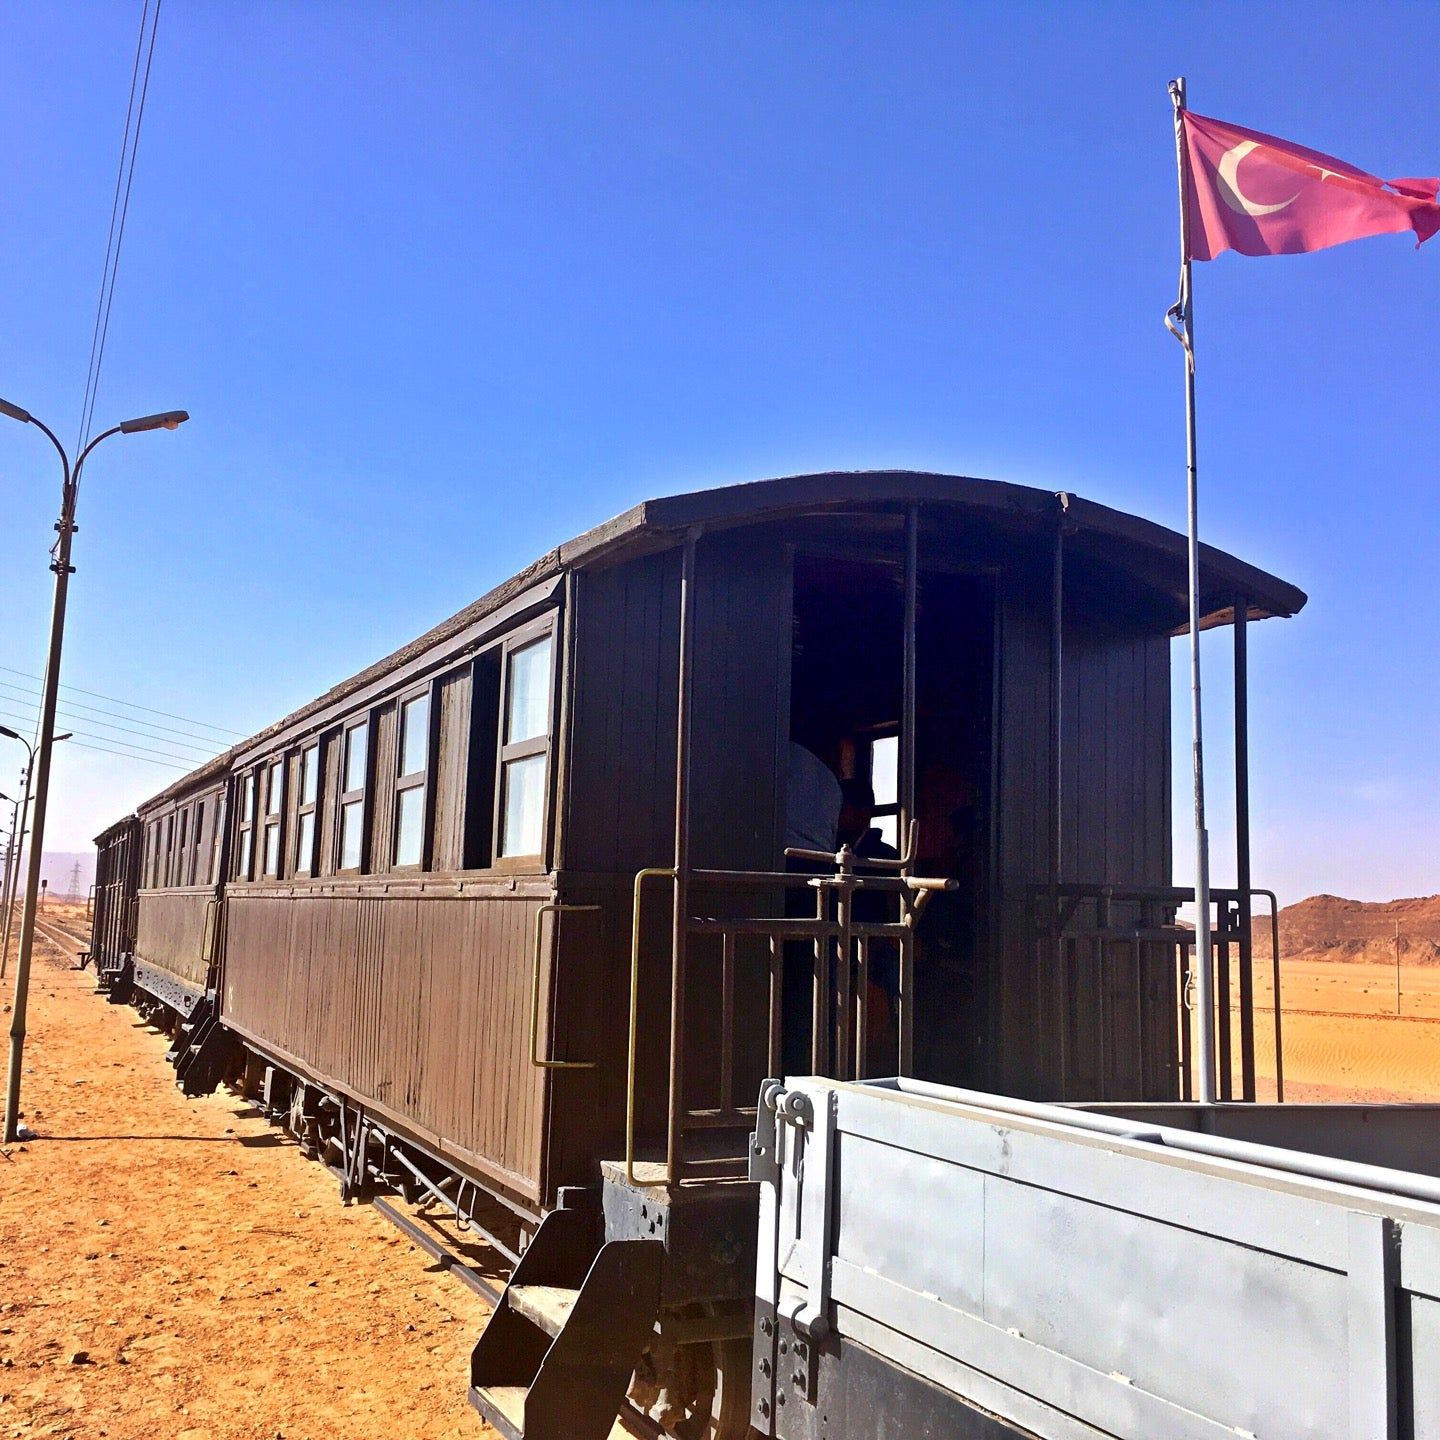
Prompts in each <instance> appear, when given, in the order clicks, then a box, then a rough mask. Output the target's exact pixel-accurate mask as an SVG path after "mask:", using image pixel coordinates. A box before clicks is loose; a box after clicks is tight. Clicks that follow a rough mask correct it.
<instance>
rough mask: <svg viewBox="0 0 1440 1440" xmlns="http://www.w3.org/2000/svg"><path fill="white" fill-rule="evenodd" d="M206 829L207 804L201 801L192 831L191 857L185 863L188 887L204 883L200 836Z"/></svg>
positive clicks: (198, 804) (196, 808) (196, 807)
mask: <svg viewBox="0 0 1440 1440" xmlns="http://www.w3.org/2000/svg"><path fill="white" fill-rule="evenodd" d="M204 829H205V802H204V801H203V800H201V801H199V802H198V803H197V804H196V806H195V824H194V825H193V826H192V827H191V830H190V857H189V859H187V860H186V862H185V869H186V872H187V877H188V878H187V879H186V881H185V883H186V884H187V885H195V884H198V883H203V879H204V877H203V876H202V875H201V874H200V836H201V834H202V833H203V832H204Z"/></svg>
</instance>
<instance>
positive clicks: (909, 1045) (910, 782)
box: [859, 505, 920, 1075]
mask: <svg viewBox="0 0 1440 1440" xmlns="http://www.w3.org/2000/svg"><path fill="white" fill-rule="evenodd" d="M919 590H920V507H919V506H918V505H910V506H907V507H906V510H905V639H904V673H903V684H902V690H903V694H902V696H901V706H900V777H899V778H900V787H899V788H900V794H899V801H900V828H899V833H898V834H897V835H896V837H895V839H896V840H897V841H898V843H899V850H900V853H901V854H902V855H904V856H906V857H907V858H911V859H913V858H914V857H913V856H911V855H910V837H911V833H912V831H913V830H914V821H915V705H916V699H915V693H916V691H915V685H916V681H915V674H916V637H915V618H916V612H917V609H918V605H919ZM914 972H915V967H914V935H913V934H912V935H911V936H910V939H909V943H907V944H904V945H902V946H901V947H900V1023H899V1045H900V1073H901V1074H902V1075H913V1074H914V1073H915V1064H914V1061H915V994H914V988H915V973H914ZM859 1003H860V1008H861V1010H862V1011H863V1009H864V1007H865V996H864V995H863V994H862V995H861V997H860V1002H859Z"/></svg>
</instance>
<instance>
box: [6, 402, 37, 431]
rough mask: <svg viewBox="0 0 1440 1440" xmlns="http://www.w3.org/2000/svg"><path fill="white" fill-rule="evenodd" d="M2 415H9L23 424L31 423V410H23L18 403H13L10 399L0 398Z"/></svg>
mask: <svg viewBox="0 0 1440 1440" xmlns="http://www.w3.org/2000/svg"><path fill="white" fill-rule="evenodd" d="M0 415H8V416H9V417H10V418H11V419H12V420H18V421H19V422H20V423H21V424H22V425H28V424H29V423H30V412H29V411H28V410H22V409H21V408H20V407H19V406H18V405H12V404H11V403H10V402H9V401H8V400H0Z"/></svg>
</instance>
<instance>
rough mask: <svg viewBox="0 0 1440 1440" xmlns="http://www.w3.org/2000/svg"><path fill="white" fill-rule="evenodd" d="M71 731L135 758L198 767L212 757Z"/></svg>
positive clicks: (10, 713) (10, 716)
mask: <svg viewBox="0 0 1440 1440" xmlns="http://www.w3.org/2000/svg"><path fill="white" fill-rule="evenodd" d="M0 715H3V716H4V717H5V718H6V719H7V720H24V721H26V722H27V723H31V724H33V723H34V720H35V717H34V716H33V715H24V714H21V713H19V712H18V711H15V710H5V709H0ZM71 733H72V734H74V735H79V736H84V737H85V738H86V739H88V740H104V741H105V742H107V743H108V744H110V745H117V746H124V747H125V749H126V750H127V751H134V752H135V755H136V757H137V758H139V757H141V756H156V757H158V758H160V759H162V760H170V761H173V762H174V763H175V764H177V765H180V766H181V767H182V768H188V769H198V768H199V767H200V766H201V765H203V764H205V762H206V761H207V760H211V759H213V758H214V757H213V756H210V755H207V756H203V757H196V756H193V755H181V754H178V753H176V752H175V751H173V750H154V749H152V748H151V747H150V746H148V745H135V744H132V743H131V742H130V741H128V740H121V739H119V738H118V737H116V736H114V735H96V734H95V733H94V732H93V731H91V730H74V731H72V732H71Z"/></svg>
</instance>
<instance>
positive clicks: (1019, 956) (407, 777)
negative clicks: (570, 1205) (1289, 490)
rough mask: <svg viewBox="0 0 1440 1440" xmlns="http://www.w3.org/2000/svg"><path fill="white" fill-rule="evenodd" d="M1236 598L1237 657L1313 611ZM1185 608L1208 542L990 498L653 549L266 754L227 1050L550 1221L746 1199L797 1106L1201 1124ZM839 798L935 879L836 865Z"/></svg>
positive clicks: (756, 509) (582, 566)
mask: <svg viewBox="0 0 1440 1440" xmlns="http://www.w3.org/2000/svg"><path fill="white" fill-rule="evenodd" d="M1203 571H1204V573H1203V586H1202V588H1203V593H1204V609H1205V614H1206V623H1207V624H1214V623H1226V622H1228V621H1230V620H1231V619H1232V618H1233V617H1234V616H1235V615H1237V614H1238V615H1239V616H1240V617H1241V618H1242V619H1243V620H1253V619H1257V618H1263V617H1265V616H1271V615H1288V614H1291V613H1293V612H1294V611H1296V610H1297V609H1298V608H1299V607H1300V606H1301V605H1302V604H1303V603H1304V596H1303V595H1302V594H1301V593H1300V592H1299V591H1297V590H1295V589H1294V588H1293V587H1290V586H1288V585H1286V584H1284V583H1283V582H1281V581H1279V580H1276V579H1274V578H1273V577H1271V576H1268V575H1265V574H1263V573H1262V572H1260V571H1258V570H1255V569H1254V568H1252V567H1250V566H1248V565H1246V564H1244V563H1242V562H1240V561H1238V560H1235V559H1233V558H1231V557H1229V556H1226V555H1224V554H1221V553H1220V552H1217V551H1214V550H1209V549H1207V550H1206V551H1205V554H1204V563H1203ZM1185 594H1186V569H1185V547H1184V541H1183V539H1182V537H1180V536H1179V535H1176V534H1174V533H1173V532H1170V531H1167V530H1164V529H1162V528H1160V527H1158V526H1155V525H1152V524H1149V523H1148V522H1146V521H1143V520H1139V519H1137V518H1135V517H1132V516H1126V515H1122V514H1119V513H1117V512H1115V511H1113V510H1109V509H1106V508H1105V507H1103V506H1098V505H1093V504H1090V503H1088V502H1085V501H1083V500H1080V499H1078V498H1076V497H1073V496H1068V495H1057V494H1053V493H1049V492H1043V491H1036V490H1031V489H1025V488H1021V487H1016V486H1010V485H1004V484H998V483H994V482H988V481H977V480H969V479H962V478H955V477H947V476H935V475H923V474H912V473H902V472H895V473H872V474H838V475H822V476H811V477H800V478H796V479H789V480H778V481H768V482H762V483H758V484H752V485H743V486H735V487H730V488H727V489H723V490H715V491H709V492H704V493H701V494H696V495H690V496H679V497H674V498H672V499H667V500H660V501H654V502H647V503H646V504H644V505H640V506H637V507H636V508H635V509H634V510H631V511H629V512H627V513H626V514H625V515H623V516H621V517H619V518H618V519H616V520H614V521H612V522H610V523H609V524H607V525H604V526H601V527H599V528H598V529H597V530H595V531H592V532H590V533H589V534H587V535H585V536H583V537H581V538H580V539H579V540H576V541H574V542H572V543H570V544H568V545H564V546H561V547H560V548H559V549H557V550H555V551H553V552H551V553H550V554H549V555H547V556H545V557H544V558H543V559H542V560H540V561H539V562H537V563H536V564H535V565H534V566H532V567H531V568H530V569H529V570H528V571H526V572H525V573H524V574H522V575H520V576H517V577H516V578H515V579H514V580H512V581H510V582H509V583H508V584H506V585H504V586H502V587H500V588H499V589H498V590H496V591H494V592H492V593H491V594H490V595H488V596H486V597H485V598H484V599H482V600H480V601H478V602H477V603H476V604H475V605H473V606H471V607H469V608H468V609H467V610H465V611H462V612H461V613H460V614H459V615H457V616H455V617H453V618H452V619H451V620H450V621H447V622H446V623H445V624H443V625H441V626H439V627H437V629H435V630H434V631H432V632H430V633H429V634H428V635H426V636H424V637H422V638H421V639H419V640H417V641H416V642H414V644H412V645H410V646H407V647H406V648H405V649H404V650H402V651H400V652H398V653H397V654H396V655H394V656H391V657H390V658H389V659H387V660H385V661H382V662H381V663H379V664H377V665H376V666H373V667H371V668H370V669H369V670H367V671H365V672H363V673H362V674H360V675H358V676H356V677H354V678H353V679H351V680H350V681H347V682H345V683H344V684H343V685H341V686H338V687H336V689H334V690H332V691H331V692H329V693H328V694H326V695H325V696H323V697H321V698H320V699H319V700H317V701H315V702H314V703H313V704H311V705H308V706H306V707H304V708H303V709H301V710H299V711H297V712H296V713H295V714H293V715H291V716H290V717H288V718H287V719H286V720H285V721H283V722H281V723H280V724H279V725H277V726H275V727H272V729H271V730H269V731H267V732H265V733H264V734H262V735H260V736H257V737H256V738H255V739H254V740H253V741H250V742H247V743H246V744H245V745H242V746H240V747H238V749H237V750H236V751H235V752H234V757H233V760H234V763H233V777H232V780H231V787H232V788H231V797H232V798H231V807H232V808H231V816H232V823H231V834H230V842H229V843H230V865H229V871H228V886H227V901H226V909H227V916H226V925H225V931H226V951H225V964H224V980H223V995H222V1014H223V1016H224V1019H225V1023H226V1024H227V1025H228V1026H230V1027H231V1028H232V1029H233V1030H235V1031H236V1032H238V1033H239V1034H241V1035H242V1036H243V1037H245V1040H246V1041H247V1043H248V1044H249V1045H250V1046H252V1047H253V1048H254V1049H255V1050H256V1051H257V1052H258V1053H260V1054H261V1055H263V1056H265V1057H268V1058H269V1059H271V1060H272V1061H274V1062H275V1063H277V1064H278V1065H280V1066H283V1067H284V1068H285V1069H287V1070H289V1071H290V1072H292V1073H294V1074H297V1075H299V1076H301V1077H302V1078H305V1079H308V1080H312V1081H315V1082H317V1083H318V1084H319V1085H321V1086H323V1087H325V1088H327V1089H330V1090H332V1091H335V1092H338V1093H340V1094H343V1095H345V1096H349V1097H352V1098H353V1099H354V1100H356V1101H358V1102H359V1104H360V1106H361V1107H363V1110H364V1113H366V1114H368V1115H370V1116H372V1117H374V1118H375V1119H376V1120H377V1121H378V1122H383V1123H384V1124H385V1125H386V1126H388V1127H390V1128H391V1129H392V1130H393V1131H395V1132H396V1133H398V1134H399V1135H401V1136H405V1137H409V1138H412V1139H414V1140H416V1141H418V1142H420V1143H421V1144H423V1145H424V1146H425V1147H427V1148H428V1149H429V1150H430V1151H431V1152H432V1153H433V1154H434V1155H436V1156H438V1157H440V1158H442V1159H444V1160H445V1161H446V1162H447V1163H449V1164H451V1165H453V1166H454V1167H455V1168H456V1169H457V1170H458V1171H460V1172H461V1173H462V1174H466V1175H469V1176H471V1177H474V1178H476V1179H478V1180H479V1181H481V1182H482V1183H483V1184H485V1185H486V1186H488V1187H491V1188H492V1189H494V1190H496V1191H498V1192H499V1193H501V1194H503V1195H504V1196H506V1197H507V1198H509V1199H510V1200H511V1201H512V1202H514V1203H517V1204H518V1205H520V1206H521V1207H522V1208H525V1209H529V1210H532V1211H538V1210H540V1209H542V1208H545V1207H547V1206H549V1205H550V1204H553V1203H554V1201H555V1198H556V1195H557V1192H558V1190H559V1188H560V1187H561V1186H564V1185H586V1184H593V1183H594V1182H595V1180H596V1178H597V1173H598V1167H599V1164H600V1162H601V1161H603V1160H606V1159H619V1158H620V1157H622V1156H623V1157H626V1158H627V1159H628V1160H629V1161H630V1162H631V1165H630V1169H631V1173H632V1174H641V1173H646V1174H648V1173H652V1172H647V1171H640V1170H637V1169H636V1166H637V1165H638V1166H642V1167H643V1166H644V1165H646V1164H650V1165H652V1166H653V1165H654V1164H656V1163H661V1164H662V1165H663V1167H664V1168H663V1169H662V1170H661V1171H660V1172H658V1173H660V1174H661V1175H664V1174H670V1175H672V1176H673V1175H675V1174H676V1173H677V1167H678V1168H680V1169H683V1167H684V1166H685V1165H686V1164H691V1165H694V1166H699V1167H701V1168H702V1169H703V1167H704V1166H706V1165H710V1166H711V1167H712V1168H713V1169H714V1171H715V1173H721V1172H723V1170H724V1168H725V1166H726V1165H727V1164H732V1165H733V1163H734V1162H735V1161H736V1160H743V1155H744V1132H745V1130H746V1129H747V1128H748V1126H749V1124H750V1123H751V1119H750V1117H751V1116H753V1097H754V1095H755V1094H756V1092H757V1090H758V1087H759V1083H760V1081H761V1079H762V1078H763V1077H764V1076H765V1075H767V1074H773V1073H775V1072H776V1070H777V1069H780V1068H787V1067H788V1068H790V1069H799V1070H804V1071H809V1070H812V1069H816V1070H821V1071H828V1072H829V1073H836V1074H842V1075H843V1074H854V1073H863V1072H867V1071H868V1072H870V1073H874V1072H875V1071H877V1070H880V1069H896V1068H900V1069H908V1070H910V1071H913V1072H914V1073H917V1074H919V1075H921V1076H923V1077H926V1078H933V1079H937V1080H943V1081H951V1082H957V1081H958V1082H965V1083H972V1084H980V1085H985V1086H989V1087H991V1088H994V1089H997V1090H1001V1091H1009V1092H1012V1093H1019V1094H1027V1095H1040V1096H1048V1097H1052V1098H1056V1097H1058V1098H1064V1097H1068V1098H1076V1099H1081V1098H1083V1099H1105V1098H1110V1099H1132V1098H1133V1099H1142V1098H1143V1099H1152V1098H1153V1099H1167V1098H1175V1097H1177V1096H1179V1095H1182V1094H1183V1093H1184V1089H1185V1084H1186V1062H1187V1057H1186V1053H1185V1047H1186V1044H1187V1038H1188V1030H1187V1027H1186V1026H1185V1024H1184V1023H1183V1018H1182V1008H1181V1005H1180V1001H1179V989H1180V987H1181V986H1182V985H1183V981H1184V965H1185V963H1186V962H1185V953H1186V947H1185V944H1184V935H1183V932H1182V931H1181V930H1179V928H1178V927H1176V926H1175V925H1174V911H1175V907H1176V905H1177V904H1178V903H1179V901H1180V900H1181V899H1182V898H1183V895H1182V894H1181V892H1177V891H1174V890H1172V889H1171V874H1170V868H1171V867H1170V794H1169V772H1170V645H1171V639H1172V637H1173V636H1174V635H1175V634H1176V633H1177V632H1178V631H1179V630H1180V629H1182V628H1183V625H1184V623H1185ZM1239 632H1240V634H1241V635H1242V636H1243V632H1244V625H1243V624H1242V625H1241V626H1240V627H1239ZM677 757H678V762H679V763H678V765H677ZM827 776H828V777H830V778H829V780H828V781H827V779H826V777H827ZM842 781H843V782H847V784H848V785H849V786H850V787H851V788H854V787H855V786H856V785H858V786H859V787H860V788H861V789H863V788H864V787H865V786H866V785H868V786H869V787H870V788H871V789H872V790H873V792H874V800H875V822H876V828H877V829H879V830H880V831H881V832H882V833H883V834H886V835H888V836H889V837H890V839H891V840H892V841H893V842H894V844H895V846H896V848H897V849H899V850H900V851H903V852H905V853H904V855H903V858H902V859H901V860H898V861H895V862H893V863H891V864H889V865H884V864H882V865H881V866H880V868H879V869H878V870H877V869H876V868H874V867H871V868H870V869H869V870H868V871H866V869H865V867H861V871H860V873H859V875H858V878H857V875H856V873H854V867H853V866H852V864H851V862H850V861H849V860H842V861H841V862H840V863H839V865H838V867H837V865H836V864H835V863H832V862H831V861H829V860H827V859H825V858H822V856H821V853H820V852H825V854H827V855H828V854H829V852H832V851H834V850H835V848H836V840H835V836H834V826H833V821H834V816H833V814H832V815H830V820H829V823H830V827H831V828H830V833H829V834H828V835H824V834H818V833H817V831H823V830H824V828H825V825H824V822H823V821H821V822H817V820H816V816H817V815H824V814H825V813H827V812H826V806H827V804H830V805H831V806H832V808H833V802H834V796H833V795H831V794H829V793H828V787H832V786H833V787H834V788H835V789H836V790H838V789H839V788H840V783H841V782H842ZM817 794H818V797H819V798H818V803H817ZM677 817H678V823H677ZM142 818H144V819H146V821H147V824H153V821H154V820H155V819H156V818H157V814H156V812H155V811H153V810H147V811H146V812H145V814H144V815H143V816H142ZM797 841H798V842H799V844H798V846H797V844H796V842H797ZM817 847H818V849H817ZM787 848H790V849H793V848H800V849H807V848H808V849H809V850H810V851H811V852H812V853H811V854H810V856H809V857H808V858H805V857H796V856H793V855H792V856H789V857H787V855H786V853H785V852H786V850H787ZM1242 889H1243V890H1244V892H1245V893H1244V898H1243V904H1244V906H1245V907H1248V878H1246V879H1245V882H1244V885H1243V886H1242V887H1237V889H1236V890H1235V891H1234V892H1221V893H1220V897H1219V900H1220V904H1221V906H1222V910H1223V914H1222V915H1221V917H1220V919H1221V920H1222V922H1225V921H1226V917H1227V916H1228V917H1229V921H1230V922H1233V923H1230V924H1229V928H1227V924H1226V923H1221V924H1220V925H1219V927H1218V930H1217V934H1219V935H1220V936H1221V938H1222V941H1228V940H1234V941H1235V943H1236V944H1237V945H1238V944H1239V936H1240V931H1239V928H1238V920H1239V915H1240V910H1241V905H1242V894H1241V892H1242ZM637 895H638V896H639V897H640V898H639V899H637ZM857 896H864V897H866V898H865V899H863V900H862V899H858V898H856V897H857ZM845 897H849V898H845ZM1227 906H1228V907H1232V908H1231V909H1225V908H1224V907H1227ZM866 907H868V908H866ZM1246 913H1247V914H1248V908H1247V910H1246ZM143 915H144V907H143V901H142V916H143ZM842 927H843V928H842ZM192 928H193V927H192ZM142 932H145V926H144V925H143V924H142ZM146 933H150V932H146ZM141 948H143V935H142V947H141ZM817 956H818V957H819V960H818V961H817V958H816V957H817ZM852 958H853V961H854V964H853V965H852V964H851V960H852ZM862 967H868V974H869V976H870V977H871V978H872V979H873V980H874V983H873V984H872V983H870V980H866V979H862V975H861V972H862ZM1226 973H1227V974H1228V966H1227V967H1226ZM877 991H878V992H879V993H878V994H877V993H875V992H877ZM1226 1033H1227V1035H1228V1031H1226ZM1241 1048H1243V1046H1242V1047H1241ZM747 1101H748V1102H750V1108H747V1104H746V1102H747ZM627 1121H628V1125H627Z"/></svg>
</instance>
